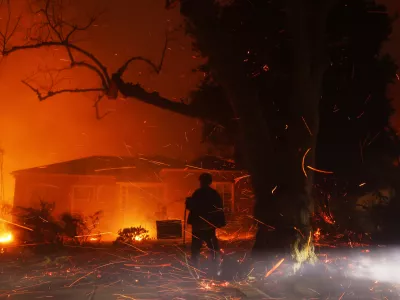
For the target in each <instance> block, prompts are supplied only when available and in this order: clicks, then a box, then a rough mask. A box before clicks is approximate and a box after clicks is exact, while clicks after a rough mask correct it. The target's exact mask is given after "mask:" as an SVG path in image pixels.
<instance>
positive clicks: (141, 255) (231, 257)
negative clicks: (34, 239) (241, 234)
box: [0, 243, 400, 300]
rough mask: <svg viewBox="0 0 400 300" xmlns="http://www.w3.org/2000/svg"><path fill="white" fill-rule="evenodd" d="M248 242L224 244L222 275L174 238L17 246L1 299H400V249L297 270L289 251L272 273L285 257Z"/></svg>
mask: <svg viewBox="0 0 400 300" xmlns="http://www.w3.org/2000/svg"><path fill="white" fill-rule="evenodd" d="M249 247H250V245H248V244H247V245H246V244H242V243H230V244H227V245H224V252H225V263H224V268H223V271H224V272H225V275H224V277H223V278H222V279H219V280H212V279H210V278H207V276H205V273H203V271H204V270H200V271H196V270H193V269H190V268H188V266H187V264H186V260H185V251H187V250H186V249H185V248H183V247H180V246H178V245H176V244H174V243H168V244H160V243H149V244H138V245H137V246H136V247H127V248H125V249H121V248H113V247H111V246H107V245H99V246H93V247H92V248H88V247H86V248H85V249H82V248H72V247H71V248H68V249H67V250H66V251H63V252H62V253H60V252H59V253H57V255H54V254H53V255H38V254H33V253H32V252H31V251H30V250H29V247H25V248H21V247H18V248H13V249H9V251H8V252H7V253H4V254H2V255H1V257H0V272H1V273H0V299H2V298H4V299H5V298H7V299H60V300H63V299H73V300H80V299H93V300H94V299H96V300H103V299H135V300H139V299H169V300H171V299H176V300H183V299H187V300H189V299H215V300H217V299H231V300H233V299H294V300H295V299H339V300H345V299H362V300H367V299H400V296H399V295H400V293H399V288H400V248H399V250H397V249H396V248H386V247H376V248H373V249H372V248H356V249H342V250H338V249H331V250H320V252H319V257H320V262H319V263H318V264H317V265H316V266H314V267H307V268H306V269H303V270H301V271H300V272H298V273H296V274H293V266H292V264H291V262H290V259H289V258H285V260H284V261H283V263H282V264H281V265H279V267H276V269H275V270H274V272H272V273H271V272H269V273H268V271H270V270H271V268H273V267H274V265H275V266H276V263H277V262H279V261H280V260H281V259H282V258H283V257H282V256H279V254H271V255H270V256H269V257H268V260H269V262H268V263H267V261H266V260H267V258H265V260H260V259H258V260H255V261H253V262H251V261H250V260H249V259H248V253H247V252H246V251H247V250H248V249H249ZM204 265H205V262H203V266H204ZM267 273H268V276H267V277H266V274H267Z"/></svg>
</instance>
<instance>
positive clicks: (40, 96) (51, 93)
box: [22, 81, 104, 101]
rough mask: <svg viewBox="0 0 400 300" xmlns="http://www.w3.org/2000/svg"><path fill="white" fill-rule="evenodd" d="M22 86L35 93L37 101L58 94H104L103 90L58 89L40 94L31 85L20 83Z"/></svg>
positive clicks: (24, 82)
mask: <svg viewBox="0 0 400 300" xmlns="http://www.w3.org/2000/svg"><path fill="white" fill-rule="evenodd" d="M22 83H23V84H25V85H26V86H27V87H29V88H30V89H31V90H32V91H33V92H35V93H36V95H37V97H38V99H39V101H43V100H46V99H47V98H50V97H53V96H55V95H59V94H65V93H89V92H104V89H102V88H82V89H60V90H55V91H52V90H49V91H47V92H45V93H42V92H40V90H39V89H37V88H35V87H33V86H32V85H31V84H29V83H28V82H26V81H22Z"/></svg>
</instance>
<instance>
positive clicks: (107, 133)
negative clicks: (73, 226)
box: [0, 0, 400, 200]
mask: <svg viewBox="0 0 400 300" xmlns="http://www.w3.org/2000/svg"><path fill="white" fill-rule="evenodd" d="M25 1H26V0H13V1H11V2H12V4H13V16H14V17H15V16H17V15H18V14H19V13H20V12H21V11H24V10H23V5H22V3H25ZM382 1H383V2H386V4H388V6H389V8H390V10H391V12H394V11H395V9H399V8H400V1H398V0H382ZM75 2H80V3H83V2H82V1H75ZM84 3H85V4H86V5H87V6H88V7H86V8H85V9H86V10H87V11H91V10H93V8H94V6H93V4H95V7H96V8H99V7H100V8H107V12H106V13H104V14H103V15H102V17H101V19H100V20H99V21H98V22H97V23H96V26H94V27H92V28H91V29H90V31H89V32H88V33H87V34H84V35H83V36H81V37H80V40H81V42H80V43H79V44H80V45H81V46H83V47H85V48H86V49H88V50H89V51H91V52H93V53H94V54H95V55H97V56H98V57H99V58H100V60H101V61H102V62H103V63H104V64H105V65H106V66H107V67H108V68H109V69H110V70H114V69H115V68H117V67H118V66H120V65H121V64H122V63H123V62H124V60H126V59H127V58H129V57H130V56H132V55H143V56H146V57H148V58H150V59H153V60H155V61H158V59H159V58H160V54H161V50H162V47H163V43H164V36H165V32H166V30H167V29H168V28H172V27H177V26H178V25H179V24H181V18H180V16H179V11H178V10H172V11H166V10H165V9H164V0H113V1H108V0H87V1H85V2H84ZM396 6H397V7H396ZM86 10H76V8H75V13H78V12H79V13H80V14H78V15H81V14H82V13H84V12H85V11H86ZM27 22H28V21H27ZM3 25H4V21H3V23H0V26H3ZM397 28H399V24H398V23H397ZM171 38H173V40H172V41H171V42H170V44H169V48H170V49H169V50H168V52H167V55H166V58H165V64H164V67H163V70H162V74H161V75H156V74H152V73H151V72H150V70H149V68H148V67H147V66H146V65H144V64H136V65H132V66H131V67H130V69H129V70H130V72H128V73H127V74H126V75H127V76H126V78H129V79H131V80H132V81H133V82H136V81H139V82H141V83H142V84H143V85H145V86H146V87H149V88H152V89H155V90H157V91H159V92H160V93H161V94H162V95H163V96H166V97H169V98H172V97H176V98H180V97H184V96H186V95H187V93H188V92H189V91H190V90H191V89H193V88H194V87H195V86H196V84H197V82H198V80H199V78H198V75H195V74H193V73H192V72H191V70H192V68H194V67H195V66H196V65H198V64H199V63H200V61H199V60H197V59H194V58H193V57H192V56H193V55H194V53H192V51H191V44H190V39H189V38H188V37H185V35H184V33H183V31H182V30H180V31H179V32H176V33H174V34H173V35H172V36H171ZM393 40H395V41H396V42H391V43H390V44H388V47H387V48H388V50H389V51H390V52H391V53H392V54H393V55H394V56H396V55H397V57H396V59H397V61H398V62H400V30H396V31H395V33H394V35H393ZM63 58H67V56H66V53H65V52H63V50H58V51H56V50H55V49H51V50H42V51H29V52H20V53H18V54H15V55H12V56H10V57H7V58H5V59H1V60H0V95H2V97H1V100H0V146H1V147H2V148H3V149H4V151H5V157H4V159H5V161H4V175H5V192H6V199H7V200H10V199H11V197H12V195H13V179H12V176H10V175H9V173H10V172H11V171H13V170H16V169H22V168H28V167H32V166H37V165H44V164H49V163H54V162H57V161H61V160H69V159H74V158H77V157H82V156H90V155H129V153H131V154H136V153H143V154H148V155H150V154H162V155H167V156H171V157H179V158H182V159H191V158H194V157H196V156H198V155H200V154H201V153H204V151H205V149H204V146H199V145H200V144H199V143H200V134H201V126H200V124H198V122H197V121H195V120H192V119H188V118H185V117H182V116H179V115H176V114H171V113H168V112H166V111H163V110H161V109H157V108H154V107H152V106H148V105H145V104H142V103H140V102H138V101H135V100H132V99H129V100H122V99H119V100H117V101H105V102H103V105H102V109H103V110H107V109H113V110H115V111H114V112H113V113H111V114H110V115H108V116H107V117H106V118H105V119H102V120H100V121H99V120H96V118H95V112H94V109H93V108H92V103H93V99H94V97H95V95H89V94H86V95H77V94H74V95H71V94H70V95H62V96H57V97H54V98H51V99H48V100H46V101H43V102H39V101H38V100H37V98H36V96H35V94H33V93H32V91H30V90H29V89H28V88H27V87H25V86H24V85H23V84H22V83H21V82H20V80H21V79H23V78H26V77H27V76H30V75H31V74H33V73H34V72H37V70H38V69H44V68H45V67H46V66H47V67H54V66H63V62H62V61H60V59H63ZM140 72H141V73H140ZM63 78H64V79H66V80H67V81H68V82H69V81H71V82H72V83H71V84H73V83H76V84H77V85H78V86H80V87H82V86H83V85H84V86H86V87H90V86H92V85H94V84H96V83H97V81H96V80H97V79H96V77H93V76H90V74H88V73H87V72H79V73H73V74H66V75H64V77H63ZM74 79H75V81H74ZM392 92H393V95H396V94H397V95H400V88H399V85H397V87H396V88H393V89H392ZM396 103H397V104H396V107H398V108H400V101H397V102H396ZM397 119H398V120H399V121H397ZM395 124H396V126H398V127H400V118H396V120H395ZM186 137H187V139H186ZM126 145H128V146H126Z"/></svg>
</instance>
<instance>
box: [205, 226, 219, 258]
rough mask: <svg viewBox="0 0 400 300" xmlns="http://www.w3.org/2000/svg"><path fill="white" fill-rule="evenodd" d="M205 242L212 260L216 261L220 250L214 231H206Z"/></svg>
mask: <svg viewBox="0 0 400 300" xmlns="http://www.w3.org/2000/svg"><path fill="white" fill-rule="evenodd" d="M205 242H206V243H207V247H208V249H209V250H210V255H211V258H212V260H213V261H216V260H217V259H219V253H220V249H219V243H218V239H217V235H216V233H215V229H211V230H207V234H206V240H205Z"/></svg>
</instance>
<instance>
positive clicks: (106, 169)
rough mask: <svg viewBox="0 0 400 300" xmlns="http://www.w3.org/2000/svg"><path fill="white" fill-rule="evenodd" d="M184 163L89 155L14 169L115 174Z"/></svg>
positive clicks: (42, 172) (143, 158)
mask: <svg viewBox="0 0 400 300" xmlns="http://www.w3.org/2000/svg"><path fill="white" fill-rule="evenodd" d="M184 165H185V164H184V163H183V162H181V161H178V160H175V159H170V158H165V157H161V156H153V157H144V156H138V157H121V156H90V157H84V158H79V159H74V160H69V161H64V162H60V163H55V164H50V165H45V166H40V167H34V168H29V169H23V170H17V171H14V172H13V173H12V174H13V175H19V174H28V173H35V174H70V175H111V176H112V175H115V174H116V173H121V172H124V173H127V172H129V170H131V171H132V170H135V169H149V170H150V171H152V170H157V169H163V168H182V167H184Z"/></svg>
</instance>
